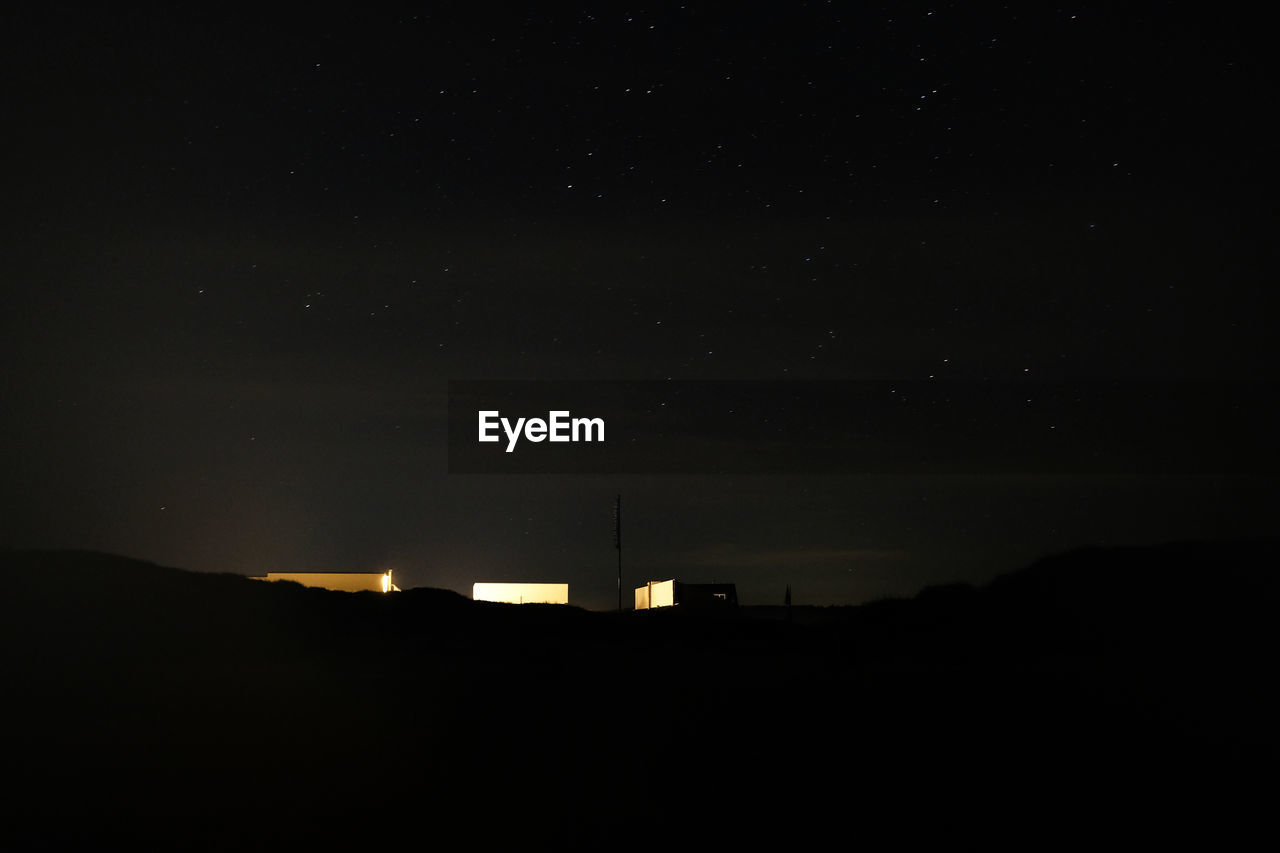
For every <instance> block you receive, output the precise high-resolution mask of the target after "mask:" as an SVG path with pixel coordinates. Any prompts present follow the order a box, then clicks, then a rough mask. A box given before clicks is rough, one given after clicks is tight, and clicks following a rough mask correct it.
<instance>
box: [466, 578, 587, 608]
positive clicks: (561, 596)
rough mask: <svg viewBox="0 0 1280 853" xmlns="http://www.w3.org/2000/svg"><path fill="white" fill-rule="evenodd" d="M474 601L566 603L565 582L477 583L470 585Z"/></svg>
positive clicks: (567, 592)
mask: <svg viewBox="0 0 1280 853" xmlns="http://www.w3.org/2000/svg"><path fill="white" fill-rule="evenodd" d="M471 597H472V598H473V599H475V600H476V601H498V602H502V603H505V604H568V603H569V585H568V584H567V583H477V584H474V585H473V586H472V587H471Z"/></svg>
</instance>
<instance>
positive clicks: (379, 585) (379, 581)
mask: <svg viewBox="0 0 1280 853" xmlns="http://www.w3.org/2000/svg"><path fill="white" fill-rule="evenodd" d="M264 580H269V581H294V582H295V583H300V584H302V585H303V586H315V587H320V588H321V589H332V590H336V591H338V592H363V591H364V590H369V591H371V592H393V591H394V592H399V591H400V587H398V586H396V585H395V584H394V583H392V582H391V569H387V570H386V571H385V572H267V576H266V578H264Z"/></svg>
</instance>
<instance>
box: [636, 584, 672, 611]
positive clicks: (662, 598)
mask: <svg viewBox="0 0 1280 853" xmlns="http://www.w3.org/2000/svg"><path fill="white" fill-rule="evenodd" d="M675 603H676V582H675V579H674V578H672V579H671V580H669V581H649V582H648V583H647V584H645V585H644V586H639V587H636V610H648V609H650V608H653V607H673V606H674V605H675Z"/></svg>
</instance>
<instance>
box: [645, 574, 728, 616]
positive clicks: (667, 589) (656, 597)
mask: <svg viewBox="0 0 1280 853" xmlns="http://www.w3.org/2000/svg"><path fill="white" fill-rule="evenodd" d="M737 603H738V588H737V586H735V585H734V584H731V583H681V582H680V581H678V580H675V579H672V580H667V581H649V582H648V583H647V584H645V585H644V586H638V587H636V610H653V609H656V608H659V607H680V606H684V607H715V606H723V605H726V604H728V605H734V604H737Z"/></svg>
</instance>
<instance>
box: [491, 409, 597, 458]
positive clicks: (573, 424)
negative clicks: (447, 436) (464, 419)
mask: <svg viewBox="0 0 1280 853" xmlns="http://www.w3.org/2000/svg"><path fill="white" fill-rule="evenodd" d="M477 415H478V416H479V422H480V429H479V441H481V442H495V441H500V440H501V436H499V435H498V434H497V431H498V428H499V427H501V428H502V431H503V432H504V433H506V436H507V450H506V452H507V453H510V452H511V451H513V450H515V449H516V442H517V441H519V440H520V436H521V434H522V432H523V435H524V438H525V440H526V441H532V442H539V441H552V442H580V441H588V442H589V441H604V418H573V417H570V415H569V412H568V411H551V412H547V419H546V420H543V419H542V418H516V420H515V423H514V424H513V423H512V422H511V420H510V419H508V418H504V417H502V413H501V412H499V411H498V410H497V409H488V410H481V411H479V412H477Z"/></svg>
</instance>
